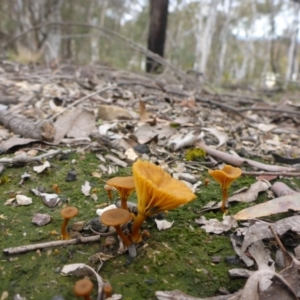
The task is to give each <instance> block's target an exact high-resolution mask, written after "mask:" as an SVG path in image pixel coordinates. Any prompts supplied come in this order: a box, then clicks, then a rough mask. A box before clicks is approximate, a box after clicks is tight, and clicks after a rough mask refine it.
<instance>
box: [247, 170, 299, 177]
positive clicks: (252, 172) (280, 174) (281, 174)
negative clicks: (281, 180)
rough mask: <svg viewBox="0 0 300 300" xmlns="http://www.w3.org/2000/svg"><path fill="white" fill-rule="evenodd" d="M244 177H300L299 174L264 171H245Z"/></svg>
mask: <svg viewBox="0 0 300 300" xmlns="http://www.w3.org/2000/svg"><path fill="white" fill-rule="evenodd" d="M242 175H253V176H259V175H271V176H286V177H292V176H296V177H298V176H300V173H299V172H263V171H243V173H242Z"/></svg>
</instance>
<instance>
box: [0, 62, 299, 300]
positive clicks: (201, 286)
mask: <svg viewBox="0 0 300 300" xmlns="http://www.w3.org/2000/svg"><path fill="white" fill-rule="evenodd" d="M0 67H1V73H0V85H1V89H0V90H1V91H2V94H1V101H0V104H1V106H2V111H0V122H1V123H2V124H3V127H2V128H0V136H1V139H2V142H1V144H0V149H1V153H2V154H1V157H0V164H1V169H2V173H1V177H0V193H1V195H2V196H1V199H2V203H1V205H2V208H1V210H0V211H1V213H0V225H1V235H0V244H1V247H2V250H3V253H2V257H1V262H0V271H1V272H0V274H1V277H0V280H1V285H0V299H1V300H5V299H25V298H26V299H75V298H76V297H75V296H74V293H73V286H74V284H75V282H76V281H77V280H78V279H80V278H83V277H84V276H89V278H90V279H91V280H92V281H93V282H94V286H98V285H99V287H98V289H97V288H96V287H95V288H94V289H93V292H92V299H101V300H102V299H105V296H104V295H103V293H102V289H101V282H102V281H103V282H106V281H108V282H109V283H110V284H111V285H112V287H113V294H114V296H113V297H112V299H120V297H121V296H122V299H126V300H129V299H149V300H150V299H174V300H175V299H187V300H188V299H202V298H207V297H216V298H213V299H227V298H226V297H228V299H229V297H233V296H232V295H231V294H233V293H237V294H236V296H235V297H236V298H231V299H239V297H240V296H241V293H243V292H244V293H246V292H247V286H246V282H247V280H249V279H248V278H249V277H250V278H252V277H251V276H252V275H253V274H255V272H259V271H260V270H261V269H262V266H263V267H265V266H264V263H266V264H267V265H272V267H273V269H272V270H271V271H272V272H273V273H272V274H273V275H274V276H275V277H276V276H277V277H276V278H281V277H280V276H283V275H281V273H280V272H282V271H285V270H286V269H287V265H282V264H280V263H279V261H278V260H277V256H278V250H281V254H282V253H284V250H283V248H281V246H280V245H279V244H278V240H276V238H277V236H276V234H275V235H274V236H273V237H272V235H271V234H270V233H269V232H268V233H266V235H263V234H262V236H261V238H257V239H256V240H255V241H252V242H251V243H250V242H249V245H248V246H247V249H246V250H247V251H245V254H246V256H247V257H248V259H249V260H251V262H249V261H248V260H247V259H246V258H245V257H243V253H238V252H239V251H240V250H241V248H243V243H244V242H245V241H246V237H247V230H248V229H249V228H251V226H252V225H253V221H251V220H256V221H254V223H255V222H258V223H256V225H259V224H262V223H259V222H262V221H263V222H264V224H274V226H275V227H276V226H277V225H276V224H279V223H278V222H280V221H282V220H285V221H286V224H288V226H290V227H289V229H290V230H289V229H287V230H286V231H282V232H281V231H280V230H277V233H278V235H279V236H280V239H281V241H282V242H283V244H284V246H285V247H286V249H287V250H289V251H290V252H292V253H294V255H295V257H294V260H296V259H298V258H299V257H298V255H299V254H298V252H297V251H298V250H297V251H296V250H295V249H297V247H298V246H299V237H298V233H297V231H296V230H294V229H293V228H294V227H293V224H294V223H293V222H296V223H297V222H299V220H298V219H295V218H297V217H298V214H297V211H299V210H300V208H298V207H295V206H294V205H295V204H296V202H297V201H296V200H297V197H298V195H299V194H298V192H299V190H300V180H299V172H298V169H299V168H298V165H299V156H300V153H299V152H300V151H299V149H300V147H299V146H300V145H299V143H300V140H299V116H300V110H299V103H298V102H297V101H296V100H295V99H297V98H296V96H297V94H298V91H289V92H288V93H287V92H281V93H271V92H270V93H269V94H270V95H266V94H265V93H258V92H256V93H254V92H253V91H240V90H238V91H235V92H234V93H232V92H230V93H229V92H228V91H226V92H225V91H224V90H222V91H219V92H218V93H216V92H215V91H214V90H213V89H211V88H210V87H208V88H205V89H200V88H199V87H197V86H196V84H195V83H194V82H193V79H191V78H189V77H187V78H181V80H180V81H179V80H178V79H177V78H176V77H172V76H171V75H170V74H166V75H165V76H157V77H154V76H151V77H149V76H146V75H141V74H134V73H131V72H127V71H124V70H117V69H112V68H108V67H105V66H93V67H91V66H86V67H81V68H76V67H74V66H70V65H62V66H60V67H59V68H58V69H55V70H49V69H45V68H43V67H39V66H22V65H19V64H16V63H12V62H2V63H1V65H0ZM273 98H274V99H273ZM11 120H17V124H12V123H13V122H12V121H11ZM37 120H38V121H40V122H42V123H38V126H34V125H36V124H37V123H35V122H36V121H37ZM40 124H47V126H46V127H43V126H40ZM28 128H30V129H28ZM199 149H200V151H199ZM215 150H217V151H215ZM138 158H139V159H142V160H149V161H151V162H153V163H155V164H157V165H160V166H161V167H162V168H163V169H164V170H165V171H166V172H168V173H170V174H171V175H172V176H173V177H174V178H178V179H180V180H182V179H185V181H186V184H187V185H188V186H189V187H190V188H191V189H192V191H193V192H194V193H195V195H196V199H195V200H193V201H191V202H190V203H188V204H186V205H184V206H181V207H178V208H176V209H174V210H170V211H168V212H167V213H165V214H163V215H162V216H159V217H160V218H163V219H165V220H167V221H169V222H174V223H173V224H172V226H171V227H170V228H168V229H166V230H158V228H157V225H156V222H155V218H149V219H147V220H146V222H145V223H144V224H143V229H147V230H148V231H149V233H150V235H149V236H147V237H145V239H144V241H143V243H142V244H140V245H138V247H137V256H136V257H134V258H133V257H131V256H130V255H129V253H128V252H124V251H123V252H120V248H119V243H118V241H117V240H115V241H116V242H115V244H113V245H112V246H110V245H109V244H108V241H107V239H106V237H104V236H103V237H101V235H100V236H99V239H98V240H97V241H95V242H82V243H81V242H78V241H79V240H77V242H76V243H74V244H69V245H68V244H65V245H60V246H59V245H57V246H56V245H55V246H52V247H48V246H47V245H48V244H47V243H49V242H57V241H62V242H63V240H62V237H61V229H60V228H61V224H62V217H61V215H60V211H61V209H62V208H63V207H65V206H76V207H77V208H78V209H79V213H78V215H77V216H76V217H75V218H74V219H71V220H70V222H69V230H70V234H71V237H72V238H74V239H76V238H77V239H80V238H81V237H88V236H94V235H95V231H97V230H94V231H91V230H90V226H91V225H90V224H91V220H93V221H94V222H95V220H99V216H98V215H97V213H96V210H97V209H99V208H103V207H105V206H106V205H108V202H109V199H108V195H107V192H106V190H105V189H104V186H105V183H106V181H107V180H108V179H109V178H112V177H115V176H131V175H132V168H131V167H132V164H133V163H134V161H135V160H136V159H138ZM45 163H46V164H45ZM224 164H230V165H233V166H235V167H238V168H241V170H242V175H241V177H239V178H238V179H237V180H236V181H235V182H233V183H232V185H231V187H230V189H229V196H230V197H233V198H234V196H233V194H234V192H237V195H241V191H240V189H243V191H242V192H245V191H246V192H247V190H249V187H250V186H251V185H253V184H257V183H261V182H264V184H266V186H267V187H266V188H262V189H260V190H257V191H255V193H254V196H253V193H252V194H251V193H250V194H251V197H252V198H251V199H252V200H251V201H250V200H249V198H248V196H249V193H248V194H247V197H246V196H245V195H244V194H243V196H236V198H235V199H233V198H232V202H231V200H230V205H229V211H228V216H229V217H230V219H228V220H229V222H232V223H230V224H229V225H228V224H224V222H223V221H224V214H223V212H222V211H221V209H220V206H219V205H220V204H219V202H220V200H221V190H220V186H219V184H218V183H217V182H215V181H214V180H213V178H212V177H211V176H210V175H209V174H208V170H209V169H219V168H222V167H223V165H224ZM278 182H280V183H283V184H285V185H286V186H287V187H289V188H290V189H291V190H293V192H294V193H295V194H293V193H292V192H291V191H290V190H289V191H288V193H289V197H290V198H289V199H288V200H289V201H287V198H284V199H283V200H282V201H280V199H279V198H280V197H285V195H286V194H287V193H286V194H285V195H283V194H282V195H276V192H278V190H276V188H275V189H272V187H274V184H275V183H278ZM34 191H35V192H34ZM36 191H39V192H40V193H45V195H44V196H43V195H40V196H39V195H37V192H36ZM284 191H287V190H284ZM280 192H282V190H280ZM49 195H51V196H49ZM293 195H295V196H293ZM20 196H21V197H20ZM47 197H48V198H47ZM49 197H50V198H49ZM28 198H31V200H32V203H28V202H27V201H29V202H30V200H28ZM245 198H247V199H246V200H245ZM47 199H51V200H50V201H48V200H47ZM229 199H230V198H229ZM236 199H238V200H236ZM274 199H279V202H278V203H277V204H276V205H273V207H275V209H274V211H270V210H269V208H267V209H266V210H265V211H264V212H265V213H262V209H261V208H260V207H257V208H256V205H258V204H263V203H267V202H268V201H271V200H274ZM281 199H282V198H281ZM117 200H118V195H117V193H116V192H114V193H113V200H111V201H110V203H115V202H116V201H117ZM129 201H130V202H132V203H134V204H137V196H136V194H135V193H134V194H132V195H131V196H130V198H129ZM212 202H213V203H212ZM287 202H288V205H290V206H288V205H286V206H285V207H283V205H282V204H283V203H287ZM208 203H210V206H206V205H207V204H208ZM249 207H250V208H252V212H251V213H252V215H251V218H250V217H249V218H248V219H246V218H240V217H239V216H240V214H241V212H242V213H244V212H245V211H243V210H244V209H247V208H249ZM246 213H248V211H246ZM37 214H42V215H46V216H48V217H50V219H49V223H46V222H45V224H44V223H43V225H42V226H38V225H36V224H35V223H34V222H33V217H36V215H37ZM156 217H158V216H156ZM200 217H205V219H206V220H213V219H216V220H217V221H219V222H217V221H213V223H209V224H206V223H201V222H204V221H203V220H204V219H203V218H202V219H201V218H200ZM290 218H293V219H290ZM200 219H201V220H200ZM250 219H251V220H250ZM199 220H200V221H199ZM291 220H292V221H291ZM222 222H223V223H222ZM251 222H252V223H251ZM205 224H206V225H207V226H206V225H205ZM297 224H298V223H297ZM203 225H205V226H203ZM99 226H100V225H99ZM201 226H202V227H201ZM278 226H279V225H278ZM261 232H265V231H263V230H262V231H261ZM238 233H242V234H240V235H238ZM238 236H239V237H240V238H241V237H245V239H244V240H243V239H242V240H241V241H239V242H237V241H238ZM257 241H263V242H264V244H263V246H262V245H261V244H255V243H257ZM235 242H236V244H235ZM37 243H45V244H46V245H45V247H41V248H39V249H34V250H33V251H29V249H26V250H24V249H23V250H22V248H21V249H20V248H18V247H21V246H26V245H35V244H37ZM252 244H255V245H256V247H257V248H256V249H260V251H258V250H257V252H256V253H258V252H259V253H260V255H263V256H264V259H265V261H264V263H262V262H261V261H260V260H259V259H258V258H257V254H253V249H252V248H251V247H252ZM259 247H263V249H264V250H263V251H262V250H261V249H262V248H259ZM12 249H13V250H16V253H11V252H10V251H11V250H12ZM27 250H28V251H27ZM18 251H19V253H18ZM264 251H265V252H264ZM261 253H263V254H261ZM271 261H273V262H272V263H271ZM79 263H80V264H85V265H87V266H90V267H91V268H92V269H94V270H95V272H96V273H99V275H100V277H101V280H102V281H101V282H99V281H98V282H97V280H96V277H95V276H94V273H91V272H90V271H87V270H86V269H84V270H81V271H80V270H77V269H76V270H75V271H73V272H70V273H69V274H68V276H66V274H63V273H64V272H63V270H64V266H65V265H70V264H79ZM289 263H290V262H289ZM75 268H76V267H75ZM77 268H79V267H78V266H77ZM232 269H234V270H244V271H236V273H235V275H234V276H233V275H230V274H231V273H230V270H232ZM247 271H250V272H249V273H247ZM271 271H270V269H268V272H271ZM294 273H295V272H294ZM294 273H293V274H294ZM296 273H297V271H296ZM236 274H238V275H236ZM245 274H246V275H245ZM293 274H291V273H289V274H288V275H285V278H286V281H287V282H288V283H286V282H284V284H283V285H284V288H282V286H281V290H284V291H285V292H286V293H292V294H293V293H295V294H297V293H298V290H297V287H299V282H298V281H297V280H299V276H296V277H297V279H295V274H294V275H293ZM75 275H76V276H75ZM273 275H272V276H273ZM252 279H253V278H252ZM280 280H281V279H280ZM292 281H293V282H294V284H292V283H290V282H292ZM295 281H296V282H295ZM248 282H249V281H248ZM254 282H256V281H255V280H254ZM252 283H253V282H252ZM255 284H257V283H255ZM281 284H282V283H281ZM274 285H275V288H274V287H273V290H272V291H273V292H275V293H276V291H277V288H278V284H277V285H276V282H275V283H274ZM268 292H270V291H268ZM182 293H184V294H182ZM16 295H19V296H18V297H17V296H16ZM120 295H121V296H120ZM244 295H245V294H244ZM16 297H17V298H16ZM248 299H249V298H248ZM291 299H293V298H291Z"/></svg>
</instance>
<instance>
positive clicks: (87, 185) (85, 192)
mask: <svg viewBox="0 0 300 300" xmlns="http://www.w3.org/2000/svg"><path fill="white" fill-rule="evenodd" d="M91 188H92V187H91V185H90V183H89V182H88V181H86V182H85V183H84V184H83V185H82V186H81V192H82V194H83V195H85V196H89V195H90V191H91Z"/></svg>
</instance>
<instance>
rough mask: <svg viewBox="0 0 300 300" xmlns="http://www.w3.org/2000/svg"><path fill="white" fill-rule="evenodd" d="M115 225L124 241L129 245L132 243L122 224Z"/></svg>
mask: <svg viewBox="0 0 300 300" xmlns="http://www.w3.org/2000/svg"><path fill="white" fill-rule="evenodd" d="M114 227H115V229H116V232H117V234H118V235H119V237H120V238H121V239H122V241H123V242H124V244H125V246H126V247H129V246H130V245H131V244H132V243H131V241H130V239H129V238H128V236H127V235H126V234H125V233H124V232H123V231H122V229H121V226H120V225H116V226H114Z"/></svg>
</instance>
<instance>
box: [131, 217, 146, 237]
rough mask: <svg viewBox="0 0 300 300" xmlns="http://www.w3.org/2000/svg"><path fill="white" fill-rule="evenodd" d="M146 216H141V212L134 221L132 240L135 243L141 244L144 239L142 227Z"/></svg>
mask: <svg viewBox="0 0 300 300" xmlns="http://www.w3.org/2000/svg"><path fill="white" fill-rule="evenodd" d="M145 219H146V216H145V215H143V214H141V213H140V212H139V213H138V214H137V216H136V217H135V219H134V222H133V225H132V228H131V238H132V242H133V243H140V242H141V241H142V240H143V239H142V233H141V226H142V224H143V222H144V221H145Z"/></svg>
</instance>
